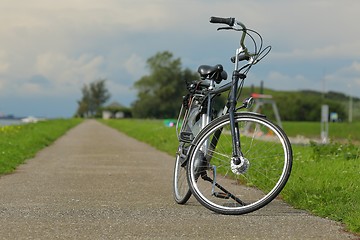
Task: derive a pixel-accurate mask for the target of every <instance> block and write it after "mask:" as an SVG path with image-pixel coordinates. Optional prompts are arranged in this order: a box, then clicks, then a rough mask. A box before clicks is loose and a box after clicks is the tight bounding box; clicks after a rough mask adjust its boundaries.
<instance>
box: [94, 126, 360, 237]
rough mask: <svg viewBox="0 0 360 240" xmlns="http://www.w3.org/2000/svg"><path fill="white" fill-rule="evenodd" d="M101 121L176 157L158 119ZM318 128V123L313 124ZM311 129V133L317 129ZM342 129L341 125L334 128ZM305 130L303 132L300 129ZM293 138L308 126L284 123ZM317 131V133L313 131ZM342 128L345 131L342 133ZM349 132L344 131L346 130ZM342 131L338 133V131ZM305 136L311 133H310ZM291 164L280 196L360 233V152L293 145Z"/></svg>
mask: <svg viewBox="0 0 360 240" xmlns="http://www.w3.org/2000/svg"><path fill="white" fill-rule="evenodd" d="M101 122H103V123H105V124H107V125H109V126H111V127H113V128H115V129H118V130H120V131H121V132H124V133H126V134H127V135H129V136H132V137H134V138H136V139H138V140H140V141H143V142H146V143H148V144H150V145H152V146H154V147H156V148H157V149H159V150H161V151H165V152H167V153H169V154H170V155H172V156H175V152H176V149H177V138H176V133H175V128H169V127H166V126H165V125H164V124H163V122H162V121H160V120H125V119H124V120H106V121H105V120H101ZM313 124H314V125H317V126H319V124H316V123H313ZM314 125H313V126H312V128H313V129H314V131H319V128H317V129H316V127H314ZM335 126H336V128H341V125H335ZM303 127H304V128H306V129H307V130H304V131H303V130H302V129H301V128H303ZM286 128H289V129H290V130H291V134H292V135H297V134H298V132H301V133H306V132H309V130H308V128H309V124H307V123H306V124H305V125H303V124H298V125H297V123H293V124H291V123H287V124H286V125H285V130H286ZM315 129H316V130H315ZM344 129H345V130H344ZM346 130H347V131H348V132H345V131H346ZM340 132H341V131H340ZM306 134H314V132H309V133H306ZM339 134H341V135H340V136H338V137H339V138H342V139H343V138H349V136H351V135H352V136H353V137H354V136H355V138H357V133H355V132H354V128H353V127H351V126H346V127H344V128H343V131H342V132H341V133H339ZM293 153H294V163H293V170H292V174H291V177H290V179H289V182H288V183H287V185H286V187H285V188H284V190H283V191H282V193H281V195H282V197H283V198H284V200H285V201H287V202H288V203H290V204H291V205H293V206H294V207H297V208H301V209H306V210H308V211H310V212H312V213H314V214H316V215H318V216H321V217H328V218H330V219H333V220H336V221H339V222H342V223H344V224H345V225H346V228H347V229H349V230H350V231H353V232H357V233H360V201H359V199H360V178H359V176H360V151H359V146H357V145H353V144H352V143H351V142H348V143H345V144H344V143H331V144H329V145H315V144H313V145H311V146H297V145H294V146H293Z"/></svg>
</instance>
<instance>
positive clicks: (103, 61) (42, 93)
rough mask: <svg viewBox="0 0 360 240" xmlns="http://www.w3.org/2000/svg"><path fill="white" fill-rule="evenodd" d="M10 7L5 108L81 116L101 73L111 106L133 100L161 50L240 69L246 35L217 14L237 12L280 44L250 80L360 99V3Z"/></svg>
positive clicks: (0, 22)
mask: <svg viewBox="0 0 360 240" xmlns="http://www.w3.org/2000/svg"><path fill="white" fill-rule="evenodd" d="M0 6H1V7H0V33H1V36H0V114H1V115H8V114H13V115H15V116H37V117H46V118H57V117H65V118H66V117H71V116H73V115H74V113H75V112H76V110H77V101H78V100H80V99H81V97H82V94H81V88H82V87H83V86H84V84H89V83H91V82H94V81H95V80H98V79H107V80H106V86H107V87H108V89H109V91H110V93H111V95H112V97H111V100H110V101H109V103H110V102H113V101H117V102H119V103H120V104H122V105H124V106H131V103H132V102H134V101H135V99H136V97H137V95H136V94H137V93H136V90H135V89H134V88H133V84H134V83H135V82H136V81H137V80H139V79H140V78H141V77H142V76H144V75H146V74H148V70H149V69H148V68H147V66H146V60H147V59H148V58H150V57H151V56H154V55H155V54H156V53H158V52H161V51H170V52H172V53H173V55H174V57H175V58H180V59H181V62H182V66H183V67H184V68H190V69H191V70H193V71H196V70H197V67H198V66H199V65H202V64H208V65H212V64H213V65H215V64H218V63H221V64H223V65H224V67H225V70H226V71H227V72H228V73H230V74H231V72H232V70H233V67H232V65H231V62H230V61H229V59H230V57H231V56H233V55H234V52H235V48H236V47H237V46H238V41H239V35H238V33H235V32H223V31H220V32H218V31H216V29H217V27H219V25H214V24H210V23H209V17H210V16H219V17H235V18H236V19H237V20H240V21H241V22H243V23H244V24H245V25H246V26H247V27H248V28H250V29H254V30H256V31H258V32H259V33H261V35H262V37H263V39H264V44H266V45H271V46H272V51H271V52H270V54H269V55H268V56H267V57H266V58H265V59H264V60H263V61H262V62H260V63H259V64H258V65H256V66H254V67H253V68H252V69H251V72H250V73H249V75H248V78H247V79H246V85H248V86H250V85H251V84H254V85H255V86H257V85H259V84H260V81H263V82H264V85H265V87H267V88H272V89H276V90H292V91H296V90H304V89H311V90H316V91H338V92H343V93H345V94H347V95H352V96H355V97H360V41H359V39H360V31H358V24H359V22H360V15H359V14H358V9H360V1H358V0H344V1H338V0H336V1H335V0H302V1H291V0H290V1H289V0H273V1H267V0H257V1H254V0H237V1H233V0H226V1H218V0H217V1H215V0H191V1H190V0H183V1H178V0H177V1H175V0H102V1H98V0H62V1H53V0H26V1H23V0H0ZM249 48H250V46H249ZM170 101H171V99H170Z"/></svg>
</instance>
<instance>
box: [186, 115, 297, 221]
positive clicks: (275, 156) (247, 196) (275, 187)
mask: <svg viewBox="0 0 360 240" xmlns="http://www.w3.org/2000/svg"><path fill="white" fill-rule="evenodd" d="M237 122H238V125H239V129H240V131H241V135H242V137H241V145H242V151H243V154H244V156H245V157H246V158H247V159H248V160H249V166H248V168H249V169H248V170H246V172H244V173H242V174H240V175H237V174H234V173H233V172H232V171H231V161H230V159H231V136H230V135H229V134H228V133H227V132H226V131H227V125H229V121H228V120H224V121H222V122H220V125H218V126H217V127H213V128H211V130H210V131H208V132H207V133H206V134H205V133H204V134H203V135H202V136H201V137H199V140H198V142H199V144H198V145H197V147H195V149H194V151H193V154H192V155H191V156H195V155H196V154H195V153H196V152H199V151H200V149H201V146H202V145H203V143H205V142H206V141H207V139H209V137H210V136H212V135H213V133H214V132H215V131H216V129H218V128H223V133H222V136H221V137H220V140H219V143H218V146H217V148H216V149H215V151H213V152H212V154H213V157H212V160H211V161H210V163H207V168H206V175H207V176H208V177H210V178H212V179H214V178H216V182H217V183H219V184H220V185H222V186H223V187H225V189H228V190H229V191H230V192H232V193H233V194H234V196H237V198H238V199H241V200H242V201H243V202H245V203H246V204H247V205H246V206H241V205H240V204H239V203H237V202H236V201H234V200H233V199H232V198H229V199H226V197H228V196H227V194H225V195H224V191H222V190H219V189H218V187H216V186H214V182H212V183H211V182H208V181H204V180H203V179H202V178H201V177H198V175H199V173H198V172H196V168H198V166H195V164H193V162H195V161H192V160H190V163H189V164H190V166H189V180H190V185H191V187H192V188H193V190H194V195H195V197H196V198H197V199H198V200H199V201H200V202H201V203H202V204H203V205H204V206H206V207H208V208H210V209H211V210H214V211H218V212H222V213H229V214H232V213H233V214H241V213H246V212H250V211H254V210H256V209H258V208H260V207H262V206H264V205H266V204H267V203H268V202H270V201H271V200H272V199H273V198H274V197H276V195H277V194H278V193H279V192H280V191H281V189H282V188H283V186H284V185H285V183H286V181H287V179H288V174H289V172H290V168H291V161H289V158H291V156H290V155H291V154H289V153H291V150H289V145H288V142H286V141H285V140H284V139H283V136H282V132H279V131H278V130H277V129H276V127H275V126H274V125H273V124H271V123H269V122H267V121H263V120H262V119H261V118H254V117H248V118H246V117H243V118H239V119H238V121H237ZM246 123H247V124H246ZM249 123H251V124H250V125H249ZM214 166H215V169H214ZM216 195H218V196H216Z"/></svg>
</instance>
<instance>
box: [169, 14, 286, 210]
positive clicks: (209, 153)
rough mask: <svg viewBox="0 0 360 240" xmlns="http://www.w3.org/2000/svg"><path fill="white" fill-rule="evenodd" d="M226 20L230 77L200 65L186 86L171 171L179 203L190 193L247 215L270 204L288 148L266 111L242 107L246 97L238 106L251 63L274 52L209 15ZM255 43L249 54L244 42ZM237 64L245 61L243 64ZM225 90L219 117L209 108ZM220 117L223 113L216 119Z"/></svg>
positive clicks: (229, 21)
mask: <svg viewBox="0 0 360 240" xmlns="http://www.w3.org/2000/svg"><path fill="white" fill-rule="evenodd" d="M210 22H211V23H219V24H225V25H226V26H224V27H220V28H218V30H234V31H238V32H240V33H241V37H240V47H239V48H237V49H236V52H235V56H234V57H232V58H231V61H232V62H233V63H234V66H235V69H234V71H233V73H232V79H231V82H229V83H227V84H221V83H222V82H223V81H224V80H226V79H227V73H226V72H225V71H224V69H223V66H222V65H221V64H218V65H216V66H209V65H201V66H200V67H199V68H198V72H199V74H200V77H201V80H199V81H194V82H192V83H188V84H187V89H188V90H189V93H188V94H187V95H186V96H185V97H184V101H183V103H182V106H181V110H180V114H179V118H178V121H177V126H176V129H177V135H178V139H179V147H178V151H177V155H176V161H175V168H174V181H173V185H174V199H175V201H176V202H177V203H179V204H184V203H186V202H187V200H188V199H189V198H190V196H191V194H193V195H194V196H195V198H196V199H197V200H198V201H199V202H200V203H201V204H202V205H203V206H205V207H206V208H208V209H210V210H212V211H215V212H217V213H221V214H233V215H237V214H245V213H249V212H252V211H255V210H257V209H259V208H261V207H264V206H265V205H267V204H268V203H270V202H271V201H272V200H273V199H274V198H275V197H276V196H277V195H278V194H279V193H280V191H281V190H282V189H283V188H284V186H285V184H286V182H287V180H288V178H289V176H290V172H291V167H292V148H291V144H290V142H289V140H288V138H287V136H286V134H285V133H284V131H283V130H282V129H281V128H280V127H279V126H277V125H275V124H273V123H272V122H270V121H269V120H268V119H266V116H264V115H262V114H258V113H254V112H249V111H244V110H245V109H249V108H250V107H251V105H252V103H253V99H252V98H251V97H249V98H246V99H245V100H244V101H243V102H242V104H239V105H238V99H239V97H240V95H241V91H242V88H243V85H244V81H245V78H246V75H247V73H248V72H249V70H250V68H251V67H252V66H253V65H255V64H257V63H258V62H259V61H260V60H261V59H263V58H264V57H265V56H266V55H267V54H268V53H269V52H270V50H271V47H270V46H267V47H265V48H263V39H262V37H261V35H260V34H259V33H258V32H256V31H254V30H251V29H247V28H246V27H245V25H244V24H243V23H241V22H239V21H237V20H236V19H235V18H219V17H211V18H210ZM248 42H250V43H251V44H252V45H253V48H254V49H253V50H254V51H253V52H250V51H249V50H248V48H247V47H246V46H245V43H248ZM239 62H245V63H244V64H242V65H240V64H239ZM224 92H228V98H227V103H226V104H225V107H224V109H223V111H222V113H221V114H217V112H216V111H215V110H214V104H213V103H214V101H215V99H216V97H217V96H219V94H220V93H224ZM219 115H220V116H219Z"/></svg>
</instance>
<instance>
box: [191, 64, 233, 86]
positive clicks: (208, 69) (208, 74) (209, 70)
mask: <svg viewBox="0 0 360 240" xmlns="http://www.w3.org/2000/svg"><path fill="white" fill-rule="evenodd" d="M198 73H200V77H201V80H205V79H211V80H214V81H215V82H216V83H220V82H221V81H222V80H226V79H227V73H226V72H225V71H224V68H223V66H222V65H221V64H217V65H215V66H209V65H201V66H200V67H199V68H198Z"/></svg>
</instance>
